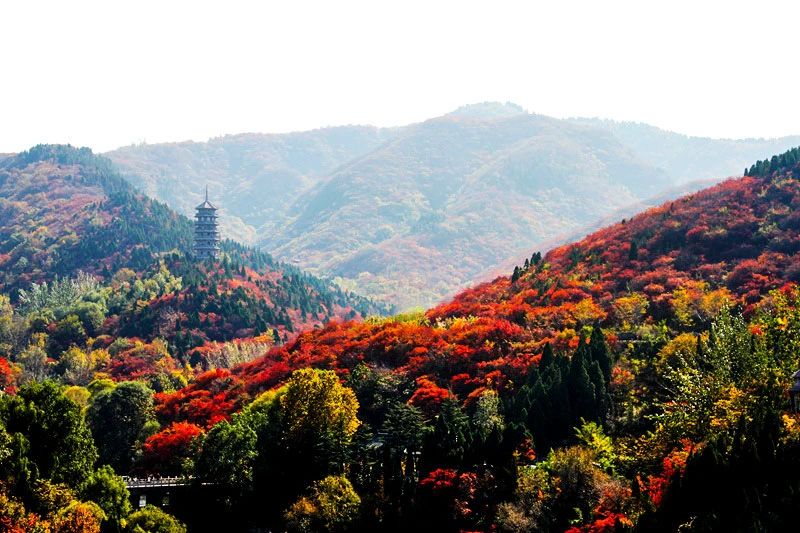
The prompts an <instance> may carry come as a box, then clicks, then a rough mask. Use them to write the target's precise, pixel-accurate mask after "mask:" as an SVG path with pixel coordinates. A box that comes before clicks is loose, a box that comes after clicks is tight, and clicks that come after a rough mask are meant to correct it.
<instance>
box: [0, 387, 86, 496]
mask: <svg viewBox="0 0 800 533" xmlns="http://www.w3.org/2000/svg"><path fill="white" fill-rule="evenodd" d="M0 421H2V424H3V425H4V427H5V431H6V432H7V433H6V436H5V439H6V441H7V442H8V443H9V445H10V447H11V449H12V450H13V453H12V454H10V456H9V457H7V459H6V462H5V464H4V465H3V469H4V470H5V471H6V472H10V473H11V475H12V477H13V478H14V479H15V480H16V481H17V482H18V483H21V484H23V485H24V484H26V483H28V482H29V481H33V480H36V479H49V480H52V481H53V482H56V483H66V484H68V485H69V486H73V487H74V486H78V485H80V484H81V483H83V482H84V481H85V480H86V479H87V478H88V477H89V476H90V475H91V472H92V469H93V466H94V462H95V460H96V459H97V450H96V449H95V445H94V442H93V440H92V436H91V433H90V432H89V428H88V427H87V426H86V424H85V423H84V420H83V413H82V412H81V409H80V407H78V406H77V405H75V404H74V403H73V402H72V401H70V400H69V399H67V398H66V397H65V396H64V394H63V393H62V391H61V389H60V388H59V386H58V385H56V384H55V383H53V382H50V381H45V382H41V383H31V384H29V385H25V386H23V387H21V388H20V390H19V392H18V394H17V395H16V396H9V395H5V394H4V395H0Z"/></svg>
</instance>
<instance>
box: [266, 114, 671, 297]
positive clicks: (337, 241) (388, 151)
mask: <svg viewBox="0 0 800 533" xmlns="http://www.w3.org/2000/svg"><path fill="white" fill-rule="evenodd" d="M669 183H670V182H669V180H668V179H667V177H666V176H665V175H664V174H663V173H662V172H659V171H656V170H654V169H652V168H649V167H648V166H647V165H646V164H644V163H642V162H640V161H639V160H637V158H636V157H635V155H634V154H632V153H631V152H630V151H629V150H627V149H626V148H625V147H624V146H623V145H621V144H620V143H619V142H618V141H617V140H616V139H615V138H614V137H613V136H612V135H610V134H609V133H608V132H606V131H604V130H601V129H597V128H592V127H586V126H577V125H573V124H569V123H567V122H564V121H559V120H555V119H551V118H548V117H543V116H538V115H528V114H517V115H516V116H510V117H503V118H498V119H491V120H484V119H482V117H479V118H472V117H471V116H467V117H465V116H462V115H452V116H445V117H441V118H438V119H433V120H430V121H427V122H425V123H423V124H419V125H417V126H414V127H410V128H408V129H407V131H406V132H405V133H404V134H403V135H402V136H401V137H400V138H398V139H396V140H394V141H392V142H390V143H387V144H386V145H384V146H383V147H381V148H380V149H379V150H376V151H375V152H373V153H371V154H369V155H368V156H366V157H364V158H362V159H360V160H359V161H357V162H355V163H353V164H351V165H347V166H345V167H343V168H341V169H340V170H339V171H338V172H336V173H334V174H333V175H331V176H330V178H328V179H327V180H326V181H324V182H322V183H321V184H320V185H318V186H317V187H315V188H314V189H313V190H312V191H310V192H309V193H307V194H305V195H303V196H302V197H301V198H300V199H298V201H296V202H295V205H294V206H293V209H292V211H291V212H290V217H291V222H290V223H289V224H286V225H285V227H284V228H282V229H281V230H280V231H278V230H277V229H276V231H273V232H268V233H267V234H266V235H265V236H264V241H263V242H264V244H265V246H266V247H267V248H268V249H270V250H273V251H274V253H275V254H276V255H278V256H281V257H295V258H297V259H298V260H299V261H300V262H301V264H303V265H312V266H313V267H314V268H315V269H317V271H319V272H326V273H329V274H332V275H335V276H340V277H342V278H345V280H346V282H352V283H355V284H356V286H357V287H359V288H360V289H361V290H364V292H366V293H368V294H377V295H380V296H383V297H386V298H389V299H390V300H392V301H394V302H397V303H398V304H399V305H400V306H401V307H405V306H409V305H420V304H425V305H430V304H432V303H434V302H435V301H436V300H438V299H439V298H441V297H442V296H444V295H446V294H447V293H449V292H452V290H453V289H454V288H457V287H459V286H461V285H463V284H466V283H468V282H469V281H470V280H471V279H472V278H473V277H474V276H476V275H477V274H479V273H480V272H482V271H483V270H484V269H486V268H487V267H488V266H490V265H492V264H496V263H498V262H500V261H502V260H503V259H505V258H507V257H508V254H509V251H510V250H509V248H511V247H513V248H516V247H517V246H520V245H524V244H525V243H531V242H537V241H539V240H541V239H544V238H547V237H549V236H551V235H553V234H555V233H558V232H562V231H567V230H569V229H571V228H574V227H577V226H580V225H583V224H586V223H588V222H589V221H591V220H593V219H594V218H596V217H598V216H601V215H603V214H606V213H608V212H610V211H611V210H612V209H614V208H617V207H621V206H623V205H625V204H629V203H632V202H634V201H635V200H637V199H638V198H641V197H644V196H649V195H652V194H653V193H655V192H656V191H658V190H661V189H663V188H666V187H667V186H668V185H669ZM397 279H400V280H402V282H401V283H397V284H396V285H393V284H392V281H393V280H397Z"/></svg>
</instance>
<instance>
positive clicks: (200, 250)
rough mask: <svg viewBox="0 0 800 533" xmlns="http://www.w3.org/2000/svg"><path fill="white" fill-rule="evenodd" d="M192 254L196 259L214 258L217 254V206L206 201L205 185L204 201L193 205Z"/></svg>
mask: <svg viewBox="0 0 800 533" xmlns="http://www.w3.org/2000/svg"><path fill="white" fill-rule="evenodd" d="M195 209H196V210H197V213H196V214H195V215H194V256H195V257H196V258H198V259H207V258H209V257H210V258H216V257H217V255H218V254H219V231H218V230H217V208H216V206H215V205H214V204H212V203H211V202H209V201H208V185H206V199H205V201H204V202H203V203H202V204H200V205H198V206H197V207H195Z"/></svg>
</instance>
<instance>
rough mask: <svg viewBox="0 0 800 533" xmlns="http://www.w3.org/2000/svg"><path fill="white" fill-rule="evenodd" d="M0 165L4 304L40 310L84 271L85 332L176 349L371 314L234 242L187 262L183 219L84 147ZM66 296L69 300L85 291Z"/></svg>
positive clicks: (39, 151)
mask: <svg viewBox="0 0 800 533" xmlns="http://www.w3.org/2000/svg"><path fill="white" fill-rule="evenodd" d="M0 166H1V167H2V168H0V194H1V196H0V238H1V240H2V248H1V249H0V265H1V266H2V270H0V292H2V293H5V294H7V295H8V296H9V297H10V298H11V299H12V301H14V302H17V301H18V300H19V297H20V295H22V294H27V295H29V296H28V297H29V298H34V299H35V298H39V299H41V300H43V301H44V302H45V303H41V302H36V303H31V304H30V305H31V306H46V302H47V301H48V299H50V298H57V297H58V296H57V295H54V294H52V293H53V292H54V291H55V290H56V287H59V283H58V280H62V281H65V280H69V279H72V278H75V277H76V276H78V275H79V273H82V275H83V276H84V278H82V279H84V280H86V281H87V283H90V284H92V290H88V291H87V292H93V291H94V289H98V290H101V291H105V290H108V291H111V293H109V294H105V296H103V297H102V300H103V301H102V302H92V303H101V304H102V305H99V306H98V307H99V308H100V309H101V310H102V313H101V315H102V319H101V318H98V317H95V318H94V320H95V321H96V322H98V324H96V325H95V326H93V327H92V328H89V329H90V330H93V331H94V332H95V333H99V332H101V331H102V332H103V333H107V334H111V335H117V334H124V335H126V336H128V337H136V338H141V339H145V340H152V339H154V338H156V337H157V336H160V337H162V338H164V339H166V340H167V341H169V342H170V344H171V346H172V348H173V349H175V350H177V351H178V352H180V353H185V352H186V350H188V349H190V348H192V347H195V346H198V345H200V344H202V343H203V342H205V341H208V340H213V341H226V340H231V339H233V338H236V337H244V336H253V335H258V334H260V333H263V332H265V331H267V330H268V329H269V328H275V329H276V334H277V332H280V336H281V338H284V337H286V336H287V335H288V334H290V333H292V332H293V331H296V330H299V329H302V328H303V327H305V326H310V325H313V324H322V323H324V322H325V321H327V320H328V319H330V318H332V317H340V318H353V317H355V316H365V315H366V314H367V313H375V312H378V313H380V312H381V308H378V307H375V306H373V305H372V304H371V303H370V302H368V301H367V300H364V299H362V298H360V297H357V296H355V295H351V294H348V293H345V292H344V291H342V290H341V289H339V288H338V287H336V286H335V285H332V284H331V283H329V282H326V281H323V280H320V279H318V278H314V277H313V276H310V275H308V274H305V273H303V272H301V271H299V270H298V269H296V268H295V267H292V266H288V265H285V264H281V263H278V262H275V261H274V260H273V259H272V258H271V257H270V256H269V255H267V254H264V253H262V252H257V251H255V250H252V249H250V248H246V247H243V246H241V245H238V244H236V243H234V242H232V241H225V242H224V243H223V256H222V260H221V261H220V262H218V263H205V264H202V263H198V262H196V261H193V260H191V259H189V258H188V257H187V255H186V253H187V251H188V250H189V249H190V247H191V243H192V223H191V221H190V220H189V219H187V218H186V217H184V216H182V215H178V214H176V213H175V212H173V211H172V210H171V209H169V208H168V207H166V206H165V205H163V204H161V203H158V202H156V201H153V200H151V199H149V198H147V197H145V196H143V195H141V194H140V193H138V192H136V191H135V190H134V189H133V188H132V187H131V186H130V185H129V184H128V183H127V182H126V181H125V180H124V179H123V178H121V177H120V175H119V174H118V173H117V172H116V170H115V169H114V167H113V165H112V164H111V163H110V161H108V160H107V159H105V158H102V157H97V156H95V155H93V154H92V153H91V151H89V150H88V149H85V148H82V149H75V148H72V147H68V146H52V145H47V146H44V145H43V146H37V147H35V148H33V149H31V150H29V151H28V152H24V153H22V154H19V155H17V156H14V157H10V158H7V159H5V160H3V161H2V162H0ZM65 282H66V281H65ZM95 285H96V286H95ZM20 289H23V290H24V292H19V290H20ZM71 297H74V298H75V299H76V302H74V303H77V301H80V300H81V299H84V298H85V297H86V294H80V295H72V296H71ZM96 297H98V298H100V296H96ZM110 300H115V301H114V302H113V303H112V302H111V301H110ZM57 318H59V319H61V318H65V317H57ZM57 325H58V323H56V326H57ZM201 325H202V328H201ZM83 326H84V327H85V328H86V327H87V326H88V324H87V323H84V324H83Z"/></svg>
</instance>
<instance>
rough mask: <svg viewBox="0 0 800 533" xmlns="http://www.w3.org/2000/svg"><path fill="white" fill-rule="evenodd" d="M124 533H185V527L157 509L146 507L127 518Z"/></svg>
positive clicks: (150, 506)
mask: <svg viewBox="0 0 800 533" xmlns="http://www.w3.org/2000/svg"><path fill="white" fill-rule="evenodd" d="M125 533H186V526H184V525H183V524H182V523H180V522H179V521H178V520H177V519H175V517H173V516H171V515H169V514H167V513H165V512H164V511H162V510H161V509H159V508H158V507H155V506H153V505H146V506H144V507H143V508H141V509H139V510H138V511H136V512H134V513H131V514H130V515H129V516H128V520H127V525H126V526H125Z"/></svg>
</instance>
